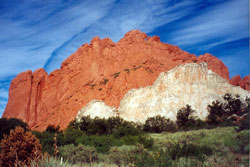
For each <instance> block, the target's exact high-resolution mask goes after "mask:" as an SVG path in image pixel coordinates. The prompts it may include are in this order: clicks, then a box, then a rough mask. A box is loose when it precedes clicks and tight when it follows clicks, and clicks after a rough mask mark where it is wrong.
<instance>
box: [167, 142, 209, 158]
mask: <svg viewBox="0 0 250 167" xmlns="http://www.w3.org/2000/svg"><path fill="white" fill-rule="evenodd" d="M167 152H168V155H169V156H170V157H171V159H173V160H175V159H178V158H180V157H188V156H193V157H197V158H198V159H200V160H202V159H204V155H212V152H213V150H212V149H211V148H210V147H207V146H202V145H196V144H193V143H188V142H187V141H186V140H181V141H178V142H176V143H169V144H168V145H167Z"/></svg>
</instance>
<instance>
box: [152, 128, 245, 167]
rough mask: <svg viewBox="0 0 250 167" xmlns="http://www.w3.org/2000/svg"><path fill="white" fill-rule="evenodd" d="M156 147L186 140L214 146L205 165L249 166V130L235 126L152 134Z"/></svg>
mask: <svg viewBox="0 0 250 167" xmlns="http://www.w3.org/2000/svg"><path fill="white" fill-rule="evenodd" d="M150 136H151V137H152V138H153V139H154V147H158V148H166V149H167V145H168V143H178V142H182V141H186V142H188V143H194V144H198V145H202V146H207V147H209V148H212V150H213V153H212V155H211V156H207V157H206V158H207V159H206V161H205V162H204V165H205V166H218V167H219V166H220V167H230V166H235V167H237V166H249V131H248V130H244V131H241V132H236V131H235V130H234V127H223V128H221V127H219V128H216V129H210V130H208V129H202V130H194V131H187V132H176V133H161V134H150Z"/></svg>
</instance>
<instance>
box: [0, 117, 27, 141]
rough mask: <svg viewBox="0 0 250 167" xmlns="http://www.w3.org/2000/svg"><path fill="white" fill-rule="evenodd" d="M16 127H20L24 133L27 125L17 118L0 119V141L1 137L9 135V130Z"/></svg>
mask: <svg viewBox="0 0 250 167" xmlns="http://www.w3.org/2000/svg"><path fill="white" fill-rule="evenodd" d="M17 126H20V127H22V128H23V129H24V130H25V131H26V130H28V129H29V128H28V125H27V123H25V122H23V121H22V120H20V119H17V118H0V141H1V140H2V139H3V135H4V134H6V135H9V134H10V130H12V129H15V128H16V127H17Z"/></svg>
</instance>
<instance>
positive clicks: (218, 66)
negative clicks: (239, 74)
mask: <svg viewBox="0 0 250 167" xmlns="http://www.w3.org/2000/svg"><path fill="white" fill-rule="evenodd" d="M198 62H199V63H200V62H207V63H208V68H209V69H211V70H212V71H214V72H216V73H217V74H219V75H220V76H221V77H222V78H225V79H227V80H229V72H228V69H227V67H226V66H225V64H223V62H222V61H220V60H219V59H217V58H216V57H215V56H213V55H211V54H209V53H206V54H204V55H200V56H199V57H198Z"/></svg>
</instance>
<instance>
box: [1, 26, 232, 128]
mask: <svg viewBox="0 0 250 167" xmlns="http://www.w3.org/2000/svg"><path fill="white" fill-rule="evenodd" d="M194 62H195V63H200V62H207V63H208V68H209V69H211V70H212V71H214V72H216V73H217V74H218V75H220V76H221V77H223V78H224V79H226V80H229V72H228V69H227V67H226V66H225V65H224V64H223V63H222V62H221V61H220V60H219V59H217V58H216V57H214V56H212V55H210V54H205V55H201V56H199V57H196V56H195V55H193V54H189V53H187V52H185V51H182V50H181V49H179V48H178V47H177V46H173V45H170V44H166V43H162V42H161V41H160V38H159V37H157V36H153V37H148V36H147V35H146V34H145V33H143V32H141V31H139V30H133V31H130V32H128V33H127V34H126V35H125V36H124V37H123V38H122V39H121V40H120V41H119V42H117V43H114V42H113V41H112V40H110V39H109V38H105V39H99V38H98V37H94V38H93V39H92V41H91V43H90V44H87V43H86V44H84V45H82V46H81V47H80V48H79V49H78V50H77V51H76V52H75V53H74V54H72V55H71V56H69V57H68V58H67V59H66V60H65V61H64V62H63V63H62V65H61V68H60V69H57V70H55V71H53V72H52V73H50V74H49V75H48V74H47V73H46V72H45V71H44V70H43V69H38V70H36V71H35V72H32V71H26V72H23V73H20V74H19V75H18V76H17V77H16V78H15V79H13V80H12V82H11V85H10V89H9V100H8V104H7V106H6V109H5V111H4V114H3V117H15V118H20V119H23V120H24V121H25V122H27V123H28V124H29V126H30V127H31V128H32V129H35V130H44V129H45V128H46V127H47V126H48V125H60V127H61V128H62V129H64V128H66V126H67V125H68V123H69V122H70V121H71V120H73V119H75V117H76V115H77V112H78V111H79V110H80V109H81V108H82V107H83V106H85V105H86V104H88V103H89V102H90V101H91V100H93V99H97V100H101V101H103V102H105V104H107V105H108V106H114V107H116V108H118V107H119V106H120V101H121V100H122V99H123V97H124V95H125V94H126V93H127V92H128V91H129V90H130V89H133V88H140V87H145V86H149V85H152V84H153V82H154V81H155V80H156V78H157V77H158V76H159V74H160V73H161V72H164V71H169V70H171V69H173V68H174V67H176V66H177V65H180V64H185V63H194Z"/></svg>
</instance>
